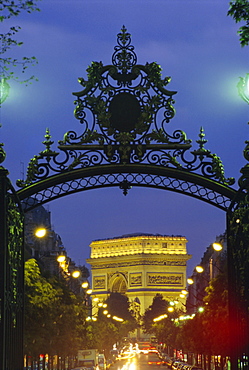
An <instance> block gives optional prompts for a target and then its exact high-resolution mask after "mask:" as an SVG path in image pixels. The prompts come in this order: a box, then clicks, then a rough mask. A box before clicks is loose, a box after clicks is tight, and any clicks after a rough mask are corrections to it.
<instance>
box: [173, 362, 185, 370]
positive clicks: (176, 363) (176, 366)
mask: <svg viewBox="0 0 249 370" xmlns="http://www.w3.org/2000/svg"><path fill="white" fill-rule="evenodd" d="M181 364H182V362H181V361H180V360H176V361H174V362H173V363H172V365H171V368H172V370H178V369H179V365H181Z"/></svg>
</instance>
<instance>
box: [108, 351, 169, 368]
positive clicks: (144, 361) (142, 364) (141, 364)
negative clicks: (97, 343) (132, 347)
mask: <svg viewBox="0 0 249 370" xmlns="http://www.w3.org/2000/svg"><path fill="white" fill-rule="evenodd" d="M157 362H160V359H159V357H158V356H157V355H156V354H148V355H144V354H137V355H135V356H134V357H132V358H127V359H122V360H119V361H117V362H116V363H115V364H114V365H112V366H111V367H110V369H111V370H156V369H159V368H162V365H158V364H157ZM164 369H166V367H164Z"/></svg>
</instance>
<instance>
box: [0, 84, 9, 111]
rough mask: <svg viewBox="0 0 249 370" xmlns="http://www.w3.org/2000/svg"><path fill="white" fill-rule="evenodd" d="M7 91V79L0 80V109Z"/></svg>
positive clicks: (6, 96)
mask: <svg viewBox="0 0 249 370" xmlns="http://www.w3.org/2000/svg"><path fill="white" fill-rule="evenodd" d="M9 90H10V85H9V84H8V83H7V79H6V78H1V80H0V107H1V104H2V103H3V102H4V101H5V100H6V99H7V98H8V96H9Z"/></svg>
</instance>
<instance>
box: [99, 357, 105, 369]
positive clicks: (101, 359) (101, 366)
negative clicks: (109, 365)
mask: <svg viewBox="0 0 249 370" xmlns="http://www.w3.org/2000/svg"><path fill="white" fill-rule="evenodd" d="M98 365H99V370H106V359H105V355H104V354H103V353H99V356H98Z"/></svg>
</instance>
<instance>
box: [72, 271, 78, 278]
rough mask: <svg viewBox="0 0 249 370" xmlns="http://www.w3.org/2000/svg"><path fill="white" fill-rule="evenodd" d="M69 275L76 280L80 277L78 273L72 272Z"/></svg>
mask: <svg viewBox="0 0 249 370" xmlns="http://www.w3.org/2000/svg"><path fill="white" fill-rule="evenodd" d="M71 275H72V277H73V278H75V279H78V278H79V277H80V271H79V270H74V271H73V272H72V274H71Z"/></svg>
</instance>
